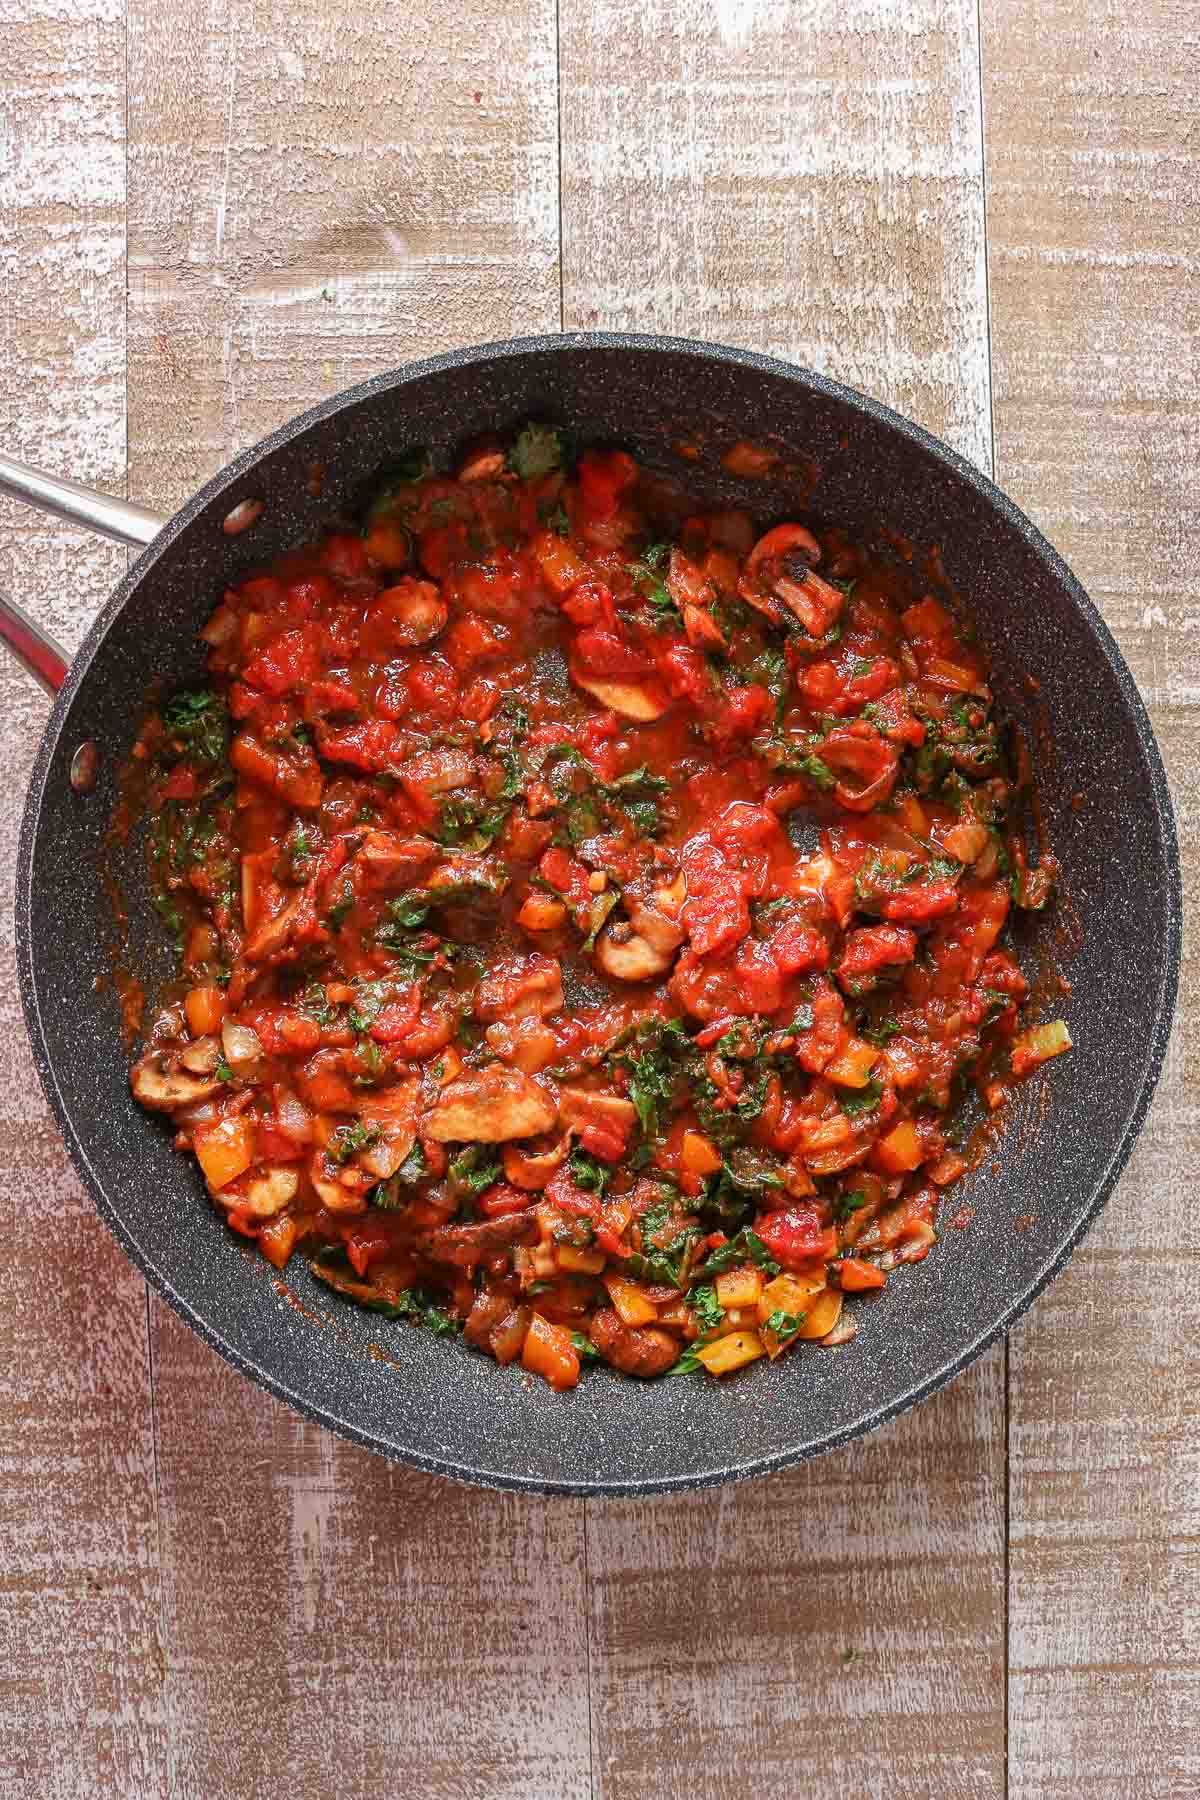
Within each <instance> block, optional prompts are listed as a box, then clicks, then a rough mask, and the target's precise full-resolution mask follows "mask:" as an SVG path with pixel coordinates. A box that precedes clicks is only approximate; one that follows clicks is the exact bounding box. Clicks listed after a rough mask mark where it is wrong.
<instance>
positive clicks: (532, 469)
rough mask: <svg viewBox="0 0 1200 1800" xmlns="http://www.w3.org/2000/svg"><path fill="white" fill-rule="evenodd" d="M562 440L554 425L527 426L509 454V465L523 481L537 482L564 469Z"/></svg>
mask: <svg viewBox="0 0 1200 1800" xmlns="http://www.w3.org/2000/svg"><path fill="white" fill-rule="evenodd" d="M562 460H563V454H562V439H561V438H560V437H559V434H558V432H557V431H556V430H555V429H554V427H553V426H552V425H526V427H525V429H524V430H523V431H521V432H518V434H517V440H516V442H515V444H514V445H513V447H512V449H511V450H510V451H509V453H508V464H509V467H510V468H511V469H512V470H513V472H514V474H516V475H519V476H520V478H521V480H522V481H536V480H537V479H538V478H539V477H540V476H542V475H549V474H550V472H551V471H552V470H553V469H560V468H561V467H562Z"/></svg>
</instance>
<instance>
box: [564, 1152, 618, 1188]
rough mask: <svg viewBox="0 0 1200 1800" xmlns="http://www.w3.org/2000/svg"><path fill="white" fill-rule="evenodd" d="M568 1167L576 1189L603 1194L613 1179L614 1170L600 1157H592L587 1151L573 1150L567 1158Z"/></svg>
mask: <svg viewBox="0 0 1200 1800" xmlns="http://www.w3.org/2000/svg"><path fill="white" fill-rule="evenodd" d="M567 1167H568V1168H569V1169H570V1171H571V1178H572V1180H573V1181H574V1183H575V1185H576V1187H581V1188H586V1189H587V1190H588V1192H589V1193H593V1194H602V1193H603V1192H604V1190H605V1188H606V1187H607V1186H608V1183H609V1181H610V1179H611V1177H612V1170H611V1169H610V1168H609V1167H608V1166H607V1164H605V1163H602V1162H601V1161H600V1160H599V1158H598V1157H595V1156H590V1155H589V1154H588V1152H587V1151H586V1150H572V1152H571V1154H570V1156H569V1157H568V1158H567Z"/></svg>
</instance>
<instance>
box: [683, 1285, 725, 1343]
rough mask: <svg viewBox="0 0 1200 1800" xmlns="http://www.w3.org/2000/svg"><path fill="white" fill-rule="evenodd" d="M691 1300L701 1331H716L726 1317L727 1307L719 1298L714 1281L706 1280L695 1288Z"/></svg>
mask: <svg viewBox="0 0 1200 1800" xmlns="http://www.w3.org/2000/svg"><path fill="white" fill-rule="evenodd" d="M690 1300H691V1305H692V1310H693V1311H694V1313H695V1315H696V1320H697V1323H698V1324H699V1326H700V1329H701V1331H715V1330H716V1328H717V1326H718V1325H719V1324H720V1323H721V1320H722V1319H723V1318H724V1317H725V1308H724V1307H723V1306H722V1305H721V1302H720V1301H719V1300H718V1299H717V1290H716V1288H715V1287H714V1286H713V1284H712V1282H711V1281H704V1282H701V1284H700V1286H699V1287H695V1288H693V1289H692V1292H691V1295H690Z"/></svg>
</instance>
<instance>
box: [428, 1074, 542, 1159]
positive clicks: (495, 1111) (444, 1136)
mask: <svg viewBox="0 0 1200 1800" xmlns="http://www.w3.org/2000/svg"><path fill="white" fill-rule="evenodd" d="M557 1118H558V1107H557V1105H556V1104H555V1102H554V1100H553V1099H552V1098H551V1096H550V1095H549V1094H548V1093H547V1092H546V1090H545V1088H543V1087H539V1086H538V1084H537V1082H536V1081H534V1080H533V1079H532V1078H531V1077H530V1076H528V1075H522V1073H521V1071H520V1070H519V1069H509V1068H504V1067H501V1066H500V1065H499V1064H494V1065H493V1066H492V1067H490V1068H487V1069H480V1070H478V1071H475V1070H472V1071H471V1072H470V1073H469V1074H466V1075H460V1076H459V1077H458V1080H457V1081H452V1082H451V1083H450V1085H449V1087H446V1088H443V1089H442V1092H441V1094H440V1095H439V1096H438V1099H437V1101H436V1102H435V1104H434V1106H433V1109H432V1111H431V1112H430V1113H429V1115H428V1118H427V1119H426V1122H425V1131H426V1133H427V1135H428V1136H429V1137H431V1138H433V1139H434V1141H435V1142H436V1143H439V1144H451V1143H455V1144H468V1143H475V1144H502V1143H506V1142H508V1140H509V1139H511V1138H527V1137H537V1136H538V1135H539V1134H540V1133H541V1132H543V1131H551V1130H552V1129H553V1127H554V1124H555V1122H556V1120H557Z"/></svg>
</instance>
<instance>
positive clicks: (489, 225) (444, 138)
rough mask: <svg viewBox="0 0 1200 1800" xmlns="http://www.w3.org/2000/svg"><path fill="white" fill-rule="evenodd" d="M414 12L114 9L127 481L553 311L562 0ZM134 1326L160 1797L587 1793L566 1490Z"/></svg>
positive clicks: (176, 480)
mask: <svg viewBox="0 0 1200 1800" xmlns="http://www.w3.org/2000/svg"><path fill="white" fill-rule="evenodd" d="M402 24H403V28H402V29H401V28H400V22H399V21H398V19H397V16H396V15H395V14H394V13H392V12H390V11H388V10H387V9H378V10H377V12H376V13H375V14H374V15H364V14H363V13H362V12H361V10H360V9H357V8H350V7H346V6H341V5H338V6H330V5H329V4H327V3H320V0H308V3H306V4H302V5H300V6H299V7H296V6H289V7H286V8H284V7H281V6H266V7H263V6H257V5H256V6H251V5H249V4H246V3H242V0H219V3H218V4H217V5H215V6H211V5H207V4H201V3H200V0H195V3H192V0H185V3H183V4H176V5H173V6H172V7H171V8H169V9H163V8H160V7H159V6H157V5H152V4H149V3H148V0H132V4H131V7H130V126H129V130H130V193H129V255H130V271H131V293H130V358H129V361H130V367H129V418H130V472H131V485H132V488H133V490H134V491H135V492H136V493H137V494H138V495H139V496H141V497H143V498H146V499H152V500H153V501H154V503H155V504H156V505H168V506H169V505H170V504H172V503H174V502H176V501H178V500H179V499H181V498H182V497H183V495H184V494H185V493H186V492H187V491H188V490H189V489H190V488H191V487H192V486H193V485H195V484H196V483H197V482H199V481H201V480H202V479H204V478H206V477H207V476H208V475H209V474H211V473H212V472H213V470H214V469H215V468H217V467H218V466H219V465H220V464H221V463H223V462H224V461H226V460H227V459H228V457H229V456H230V455H231V454H232V453H233V451H234V450H236V449H237V448H239V447H240V446H241V445H243V444H245V443H247V442H249V441H251V440H253V439H255V438H258V437H259V436H261V435H262V434H263V433H265V432H266V431H268V430H269V429H271V428H272V427H273V426H274V425H276V424H278V423H279V422H280V421H282V420H283V419H285V418H286V417H288V416H289V415H291V414H292V413H295V412H296V411H298V410H299V409H300V408H302V407H303V406H305V405H307V404H309V403H310V402H311V401H313V400H315V399H318V398H320V397H321V396H323V395H324V394H327V393H329V392H331V391H333V390H335V389H338V388H341V387H344V386H346V385H348V384H349V383H350V382H352V381H354V380H356V379H359V378H361V377H363V376H365V375H368V374H371V373H374V372H375V371H376V370H378V369H382V368H388V367H392V366H394V365H396V364H397V363H400V362H403V361H404V360H406V359H407V358H409V357H412V356H416V355H421V354H425V353H427V352H429V351H432V350H436V349H441V348H445V347H446V346H448V345H450V344H453V343H457V342H470V341H474V340H479V339H483V338H487V337H500V336H506V335H511V334H515V333H517V332H520V331H523V330H539V329H546V328H548V327H549V328H553V327H555V326H556V325H557V324H558V318H559V294H558V226H557V186H556V181H557V114H556V106H555V85H554V84H555V74H554V36H553V9H552V7H551V6H550V5H549V4H548V3H547V0H529V3H528V4H520V5H513V6H509V7H508V8H507V9H506V10H505V11H504V13H503V14H502V15H500V16H497V15H496V14H495V13H494V12H493V10H492V9H490V8H487V7H485V6H483V5H482V4H478V3H474V4H469V5H467V6H464V7H460V8H457V9H456V11H455V14H454V17H453V20H451V19H450V18H449V17H446V18H445V19H440V20H426V21H425V23H424V24H423V25H422V22H421V20H420V19H419V18H413V17H407V16H406V18H405V20H404V21H403V22H402ZM152 1319H153V1328H152V1337H153V1354H154V1371H155V1386H156V1396H157V1423H158V1437H157V1450H158V1464H159V1472H160V1483H161V1519H162V1547H163V1556H162V1564H163V1617H164V1638H165V1643H166V1647H167V1657H168V1677H167V1683H166V1705H167V1711H168V1721H169V1741H170V1759H171V1761H170V1776H171V1784H172V1792H173V1793H176V1794H179V1795H186V1796H196V1797H197V1800H200V1797H203V1800H209V1796H213V1795H230V1796H241V1795H249V1794H253V1795H254V1796H255V1800H269V1797H271V1796H276V1795H278V1796H280V1797H281V1800H282V1797H283V1796H287V1797H288V1800H292V1797H293V1796H295V1795H298V1794H303V1795H314V1796H316V1795H320V1794H325V1793H328V1792H331V1791H334V1790H336V1791H338V1792H340V1793H345V1794H347V1795H363V1796H366V1795H375V1794H379V1793H385V1792H392V1791H401V1789H403V1790H404V1791H407V1792H411V1793H413V1794H419V1795H421V1796H429V1800H440V1797H442V1796H445V1797H446V1800H452V1797H453V1800H502V1797H503V1800H507V1797H511V1800H525V1797H526V1796H529V1795H542V1794H544V1795H547V1796H555V1797H557V1796H559V1795H561V1796H562V1797H563V1800H580V1797H581V1796H583V1795H585V1794H587V1793H588V1792H589V1790H590V1777H589V1745H588V1733H587V1661H586V1641H585V1623H584V1619H585V1608H584V1563H583V1519H582V1513H581V1511H580V1509H579V1508H578V1507H577V1506H576V1507H572V1506H556V1507H549V1508H547V1507H545V1506H543V1505H541V1504H539V1503H535V1502H531V1501H528V1500H523V1499H513V1498H500V1497H497V1496H495V1495H491V1494H482V1493H477V1492H473V1491H467V1490H462V1489H458V1488H452V1487H449V1486H447V1485H446V1484H444V1483H440V1482H437V1481H433V1480H430V1479H428V1478H424V1477H420V1476H415V1475H411V1474H408V1473H405V1472H400V1471H397V1470H392V1469H389V1468H387V1467H386V1466H385V1465H384V1464H382V1463H381V1462H380V1461H378V1460H377V1459H376V1458H374V1457H371V1456H370V1455H368V1454H366V1453H365V1452H363V1451H361V1450H357V1449H355V1448H352V1447H351V1446H349V1445H347V1444H344V1443H343V1442H341V1441H340V1440H337V1439H334V1438H332V1437H330V1436H328V1435H327V1434H326V1433H324V1432H322V1431H320V1430H319V1429H317V1428H316V1427H313V1426H310V1425H308V1424H306V1423H304V1422H302V1421H300V1420H299V1419H297V1418H296V1417H295V1416H294V1415H293V1414H291V1413H290V1412H288V1411H287V1410H286V1409H285V1408H283V1407H281V1406H279V1405H278V1404H277V1403H276V1402H274V1401H273V1400H270V1399H268V1398H267V1397H266V1396H264V1395H263V1394H261V1393H259V1392H257V1391H256V1390H254V1389H252V1388H250V1387H249V1386H248V1385H246V1384H245V1383H244V1382H243V1381H242V1380H241V1379H240V1378H239V1377H238V1376H236V1375H234V1374H233V1373H232V1372H231V1371H230V1370H229V1369H228V1368H226V1367H225V1366H224V1365H223V1364H222V1363H221V1362H220V1361H219V1360H218V1359H217V1358H216V1357H215V1356H214V1355H213V1354H212V1353H211V1352H210V1351H208V1350H207V1349H206V1348H205V1347H204V1346H203V1345H202V1344H201V1343H200V1342H199V1340H198V1339H196V1338H195V1337H193V1336H192V1334H191V1333H190V1332H189V1331H188V1330H187V1329H186V1328H185V1327H184V1326H183V1325H181V1324H180V1322H179V1321H178V1320H177V1319H176V1318H175V1317H174V1315H173V1314H171V1313H170V1312H168V1310H167V1309H166V1308H165V1307H163V1306H161V1305H159V1304H157V1303H155V1304H154V1306H153V1309H152ZM233 1446H238V1447H239V1449H238V1450H237V1451H233V1450H232V1447H233Z"/></svg>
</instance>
